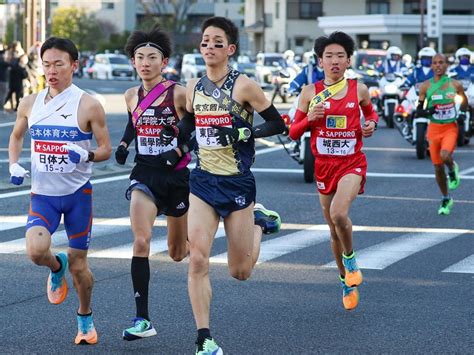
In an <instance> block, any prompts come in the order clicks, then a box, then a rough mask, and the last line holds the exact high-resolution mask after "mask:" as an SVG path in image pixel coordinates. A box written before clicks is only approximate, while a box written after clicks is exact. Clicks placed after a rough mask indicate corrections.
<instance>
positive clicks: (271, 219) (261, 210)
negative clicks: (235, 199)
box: [253, 203, 281, 234]
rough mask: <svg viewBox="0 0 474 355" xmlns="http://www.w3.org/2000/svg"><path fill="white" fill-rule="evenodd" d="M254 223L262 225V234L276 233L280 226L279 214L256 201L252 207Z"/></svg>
mask: <svg viewBox="0 0 474 355" xmlns="http://www.w3.org/2000/svg"><path fill="white" fill-rule="evenodd" d="M253 215H254V218H255V219H254V223H255V224H256V225H259V226H260V227H262V231H263V234H272V233H277V232H278V231H279V230H280V227H281V219H280V215H279V214H278V213H277V212H275V211H270V210H267V209H265V207H263V205H262V204H260V203H256V204H255V206H254V207H253Z"/></svg>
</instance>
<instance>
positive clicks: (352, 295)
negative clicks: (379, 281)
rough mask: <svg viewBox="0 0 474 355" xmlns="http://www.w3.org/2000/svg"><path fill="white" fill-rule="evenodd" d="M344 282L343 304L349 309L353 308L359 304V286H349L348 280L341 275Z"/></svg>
mask: <svg viewBox="0 0 474 355" xmlns="http://www.w3.org/2000/svg"><path fill="white" fill-rule="evenodd" d="M339 278H340V280H341V283H342V304H343V305H344V308H345V309H346V310H348V311H350V310H353V309H354V308H356V307H357V305H358V304H359V290H357V287H348V286H347V285H346V281H345V280H344V279H343V278H342V277H340V276H339Z"/></svg>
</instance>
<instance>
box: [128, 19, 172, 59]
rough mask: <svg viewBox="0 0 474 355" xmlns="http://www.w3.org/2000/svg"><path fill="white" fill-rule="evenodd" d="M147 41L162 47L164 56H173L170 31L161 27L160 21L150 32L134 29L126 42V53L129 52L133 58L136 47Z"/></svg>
mask: <svg viewBox="0 0 474 355" xmlns="http://www.w3.org/2000/svg"><path fill="white" fill-rule="evenodd" d="M147 42H151V43H154V44H156V45H157V46H158V47H160V48H161V52H162V53H163V57H164V58H169V57H170V56H171V52H172V50H171V38H170V36H169V35H168V33H166V32H164V31H162V30H161V29H160V25H159V24H158V23H156V24H155V25H154V26H153V27H152V29H151V30H150V31H148V32H145V31H139V30H136V31H133V32H132V33H131V34H130V36H129V37H128V39H127V43H126V44H125V48H124V50H125V53H127V54H128V56H129V57H130V58H133V56H134V55H135V48H136V47H137V46H138V45H140V44H142V43H147Z"/></svg>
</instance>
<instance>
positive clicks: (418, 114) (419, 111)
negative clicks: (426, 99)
mask: <svg viewBox="0 0 474 355" xmlns="http://www.w3.org/2000/svg"><path fill="white" fill-rule="evenodd" d="M435 113H436V109H435V108H434V107H430V108H427V109H426V110H423V109H417V110H416V114H415V116H416V117H425V118H426V117H428V116H432V115H434V114H435Z"/></svg>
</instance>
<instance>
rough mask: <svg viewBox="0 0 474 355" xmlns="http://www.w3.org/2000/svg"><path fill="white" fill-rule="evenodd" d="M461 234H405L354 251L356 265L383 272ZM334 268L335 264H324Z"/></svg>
mask: <svg viewBox="0 0 474 355" xmlns="http://www.w3.org/2000/svg"><path fill="white" fill-rule="evenodd" d="M461 234H462V233H437V234H434V233H417V234H413V233H410V234H405V235H402V236H401V237H397V238H394V239H391V240H387V241H385V242H382V243H379V244H375V245H372V246H370V247H368V248H365V249H360V250H356V259H357V264H358V265H359V267H360V268H361V269H375V270H383V269H385V268H386V267H388V266H390V265H392V264H394V263H396V262H398V261H400V260H402V259H405V258H407V257H409V256H411V255H413V254H415V253H418V252H420V251H422V250H425V249H428V248H430V247H432V246H434V245H437V244H440V243H443V242H446V241H448V240H451V239H454V238H456V237H458V236H460V235H461ZM325 266H327V267H336V263H335V262H331V263H328V264H326V265H325Z"/></svg>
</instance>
